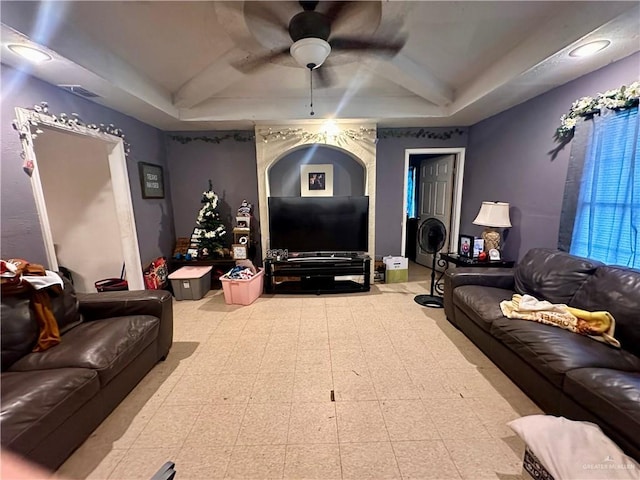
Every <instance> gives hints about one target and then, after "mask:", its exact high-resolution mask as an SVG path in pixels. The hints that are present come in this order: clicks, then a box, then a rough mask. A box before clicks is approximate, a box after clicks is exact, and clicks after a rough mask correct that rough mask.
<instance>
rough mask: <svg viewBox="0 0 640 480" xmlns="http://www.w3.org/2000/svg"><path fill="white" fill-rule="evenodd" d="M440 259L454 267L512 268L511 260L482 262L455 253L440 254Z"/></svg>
mask: <svg viewBox="0 0 640 480" xmlns="http://www.w3.org/2000/svg"><path fill="white" fill-rule="evenodd" d="M440 258H441V259H443V260H444V261H445V262H447V263H452V264H454V265H455V266H456V267H484V268H513V266H514V264H515V262H514V261H513V260H483V261H480V260H478V259H477V258H469V257H463V256H461V255H458V254H457V253H441V254H440Z"/></svg>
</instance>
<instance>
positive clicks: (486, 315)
mask: <svg viewBox="0 0 640 480" xmlns="http://www.w3.org/2000/svg"><path fill="white" fill-rule="evenodd" d="M512 296H513V291H512V290H505V289H503V288H493V287H484V286H481V285H464V286H462V287H458V288H456V289H455V290H454V291H453V304H454V305H455V306H456V307H458V308H460V310H462V311H463V312H464V313H465V314H466V315H467V316H468V317H469V318H470V319H471V320H473V322H474V323H477V324H478V326H479V327H481V328H483V329H484V330H486V331H489V328H490V327H491V322H493V321H494V320H496V319H499V318H504V315H502V311H501V310H500V302H501V301H502V300H510V299H511V297H512Z"/></svg>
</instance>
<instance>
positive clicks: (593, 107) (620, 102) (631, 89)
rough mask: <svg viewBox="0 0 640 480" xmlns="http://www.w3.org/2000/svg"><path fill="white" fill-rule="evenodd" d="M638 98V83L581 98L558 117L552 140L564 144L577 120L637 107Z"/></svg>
mask: <svg viewBox="0 0 640 480" xmlns="http://www.w3.org/2000/svg"><path fill="white" fill-rule="evenodd" d="M639 98H640V82H633V83H632V84H631V85H629V86H628V87H627V86H625V85H623V86H621V87H620V88H618V89H613V90H607V91H606V92H604V93H598V94H597V95H596V96H595V98H594V97H582V98H580V99H578V100H576V101H575V102H573V104H572V105H571V108H570V109H569V112H568V113H566V114H564V115H562V116H561V117H560V126H559V127H558V128H557V129H556V133H555V135H554V137H553V138H554V139H555V140H556V141H559V142H565V141H568V140H571V138H573V134H574V132H575V128H576V123H577V122H578V118H580V117H582V118H589V117H592V116H593V115H595V114H599V113H600V112H601V111H602V110H603V109H605V108H608V109H610V110H621V109H624V108H632V107H637V106H638V99H639Z"/></svg>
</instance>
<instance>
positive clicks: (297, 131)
mask: <svg viewBox="0 0 640 480" xmlns="http://www.w3.org/2000/svg"><path fill="white" fill-rule="evenodd" d="M373 132H374V130H373V129H367V128H360V129H359V130H343V131H342V132H341V133H340V134H339V135H338V136H340V137H344V138H345V139H347V138H348V139H351V140H371V141H374V142H375V141H377V140H380V139H384V138H429V139H433V140H450V139H451V138H453V137H454V136H456V135H457V136H461V135H464V134H465V133H466V130H463V129H460V128H452V129H450V130H445V131H444V132H435V131H431V130H427V129H424V128H414V129H407V130H402V129H398V128H386V129H378V130H377V135H376V137H375V138H370V137H371V135H372V133H373ZM327 136H328V134H325V133H310V132H306V131H304V130H303V129H302V128H286V129H284V130H277V131H276V130H271V129H269V130H265V131H263V132H260V137H261V138H262V141H263V142H264V143H268V142H269V141H270V140H288V139H291V138H302V139H303V140H304V141H306V142H316V143H327ZM169 138H170V139H171V140H173V141H176V142H179V143H181V144H183V145H185V144H187V143H191V142H195V141H200V142H206V143H216V144H220V143H222V142H223V141H225V140H234V141H236V142H251V141H253V140H255V136H254V135H253V134H250V133H248V132H247V133H243V132H235V133H227V134H224V135H216V136H208V135H199V136H197V137H189V136H184V135H169Z"/></svg>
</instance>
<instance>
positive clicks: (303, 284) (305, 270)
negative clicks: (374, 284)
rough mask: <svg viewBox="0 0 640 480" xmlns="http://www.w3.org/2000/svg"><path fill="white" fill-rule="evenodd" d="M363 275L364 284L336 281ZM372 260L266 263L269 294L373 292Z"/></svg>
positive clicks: (363, 257) (299, 259)
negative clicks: (345, 277)
mask: <svg viewBox="0 0 640 480" xmlns="http://www.w3.org/2000/svg"><path fill="white" fill-rule="evenodd" d="M342 276H362V277H363V280H362V282H356V281H353V280H344V279H336V277H342ZM370 276H371V258H370V257H369V256H368V255H358V256H340V255H334V256H322V255H321V256H311V257H304V256H301V257H296V258H290V259H289V260H276V259H273V258H267V259H265V261H264V282H265V293H306V294H309V293H312V294H316V295H320V294H324V293H353V292H368V291H369V290H370V289H371V284H370Z"/></svg>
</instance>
